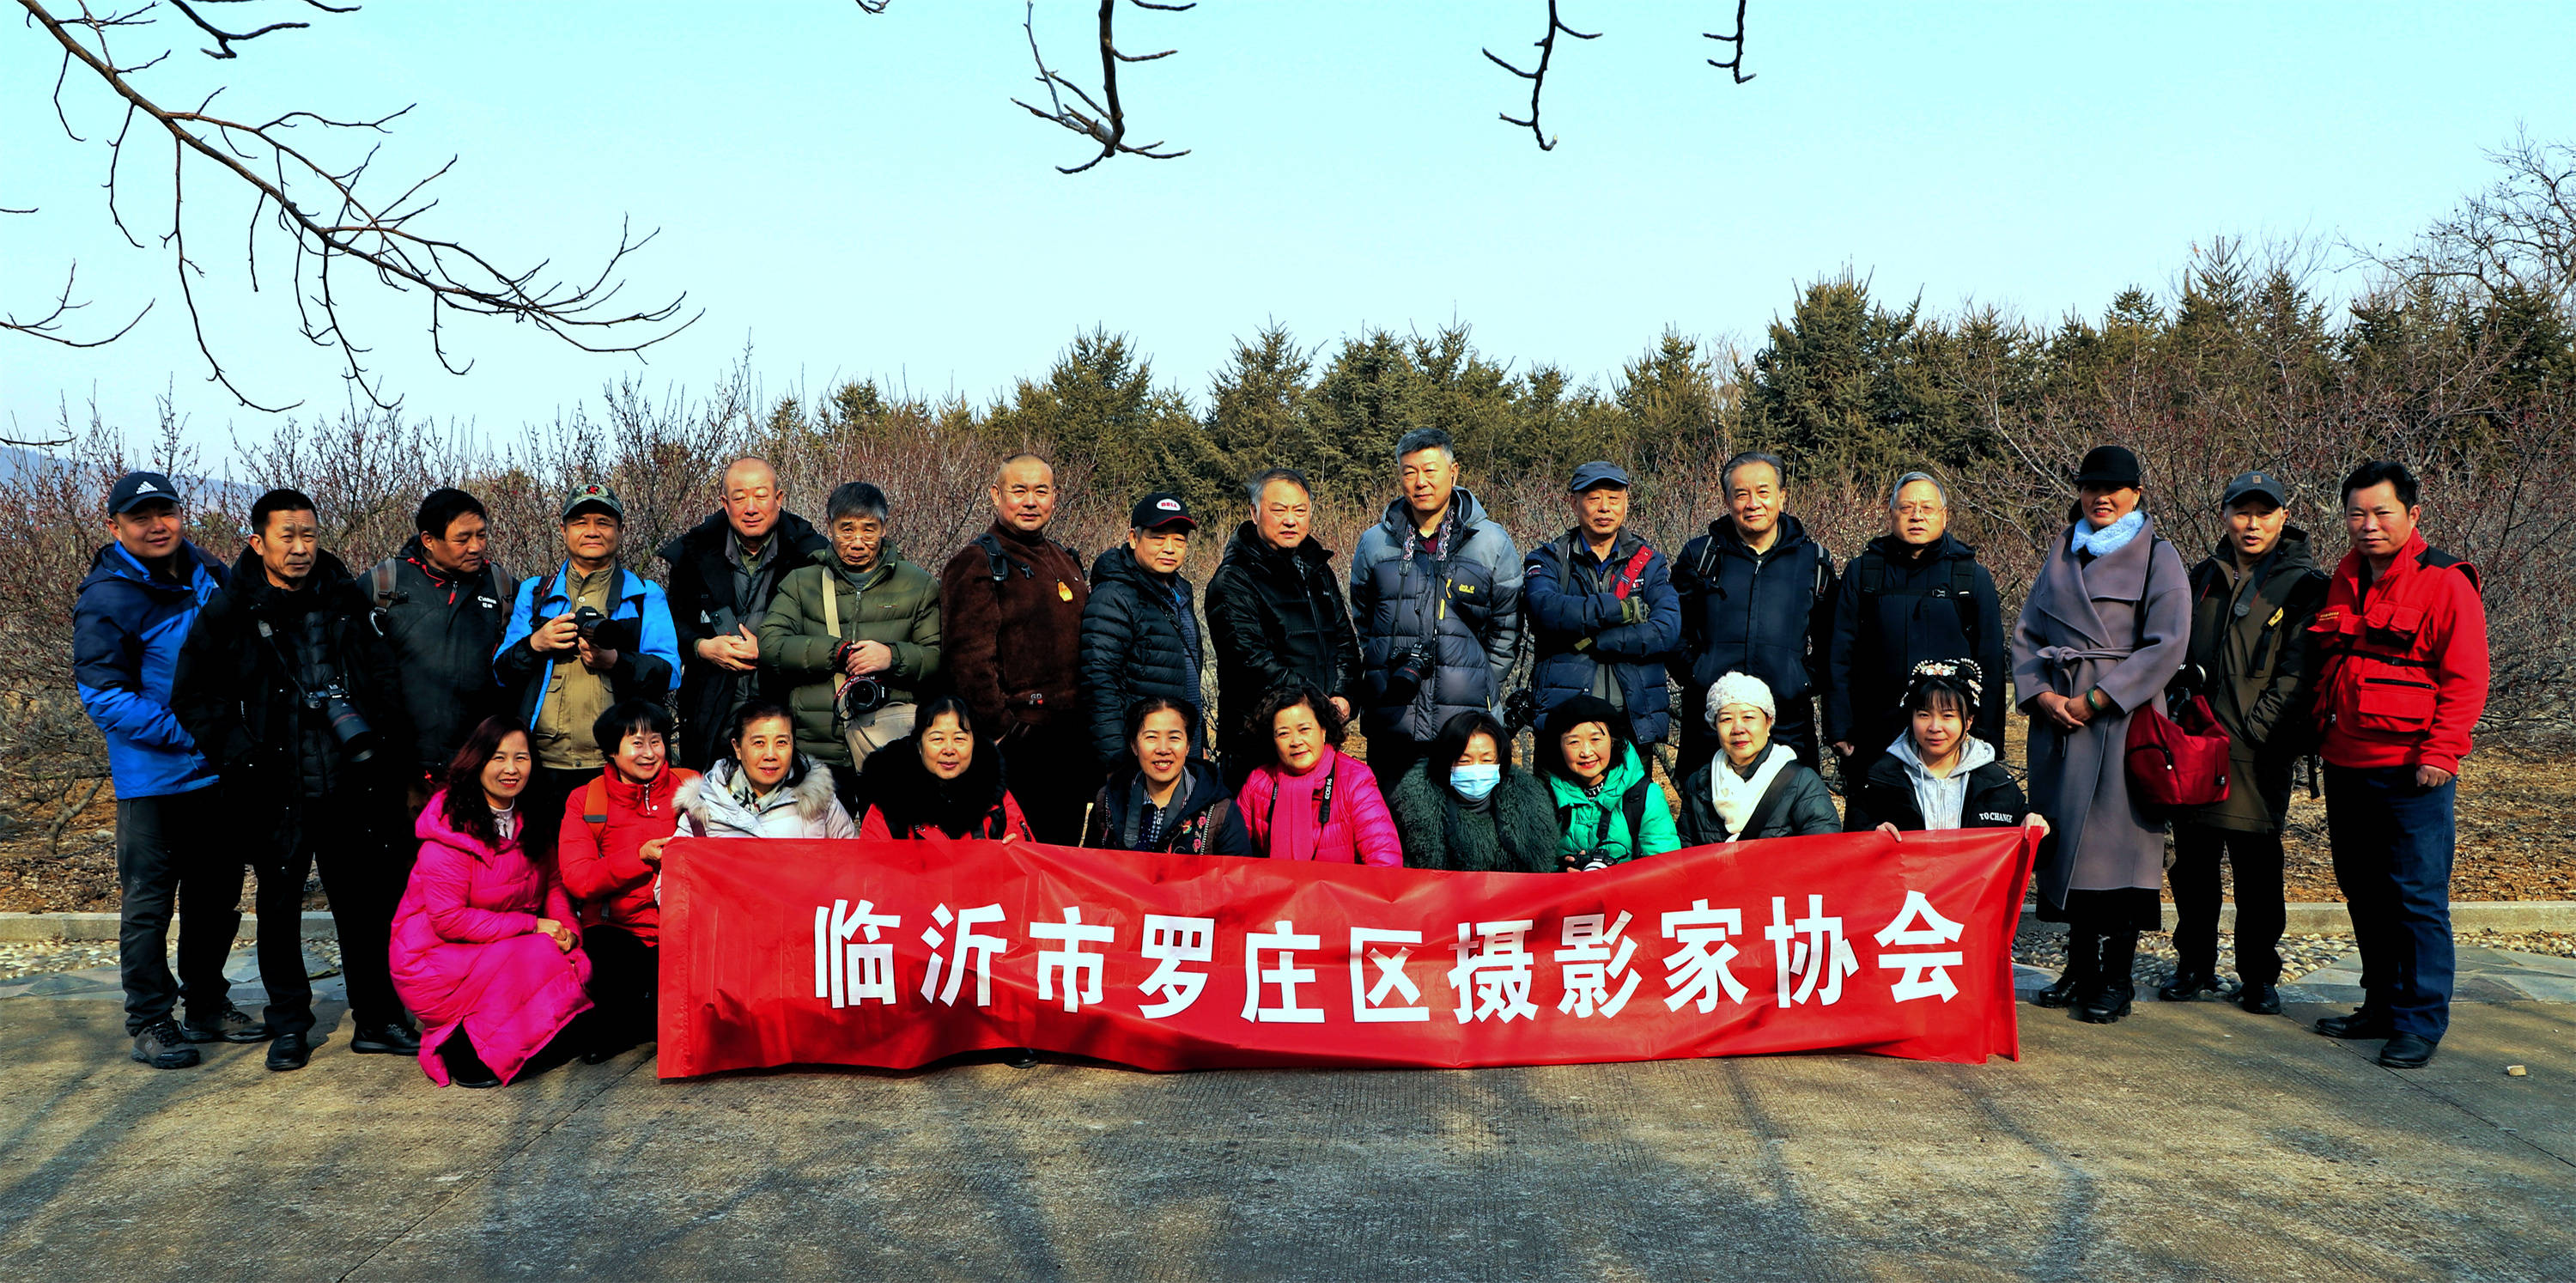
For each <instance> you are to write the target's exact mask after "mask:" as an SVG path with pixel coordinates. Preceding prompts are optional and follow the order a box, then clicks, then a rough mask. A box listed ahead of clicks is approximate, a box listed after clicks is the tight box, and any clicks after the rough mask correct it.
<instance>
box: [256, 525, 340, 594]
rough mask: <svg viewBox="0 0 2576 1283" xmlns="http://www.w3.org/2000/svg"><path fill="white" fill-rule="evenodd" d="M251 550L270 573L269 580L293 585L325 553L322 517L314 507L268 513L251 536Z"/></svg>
mask: <svg viewBox="0 0 2576 1283" xmlns="http://www.w3.org/2000/svg"><path fill="white" fill-rule="evenodd" d="M250 550H251V553H252V554H253V555H254V556H257V557H258V558H259V564H260V568H261V569H262V570H265V571H267V572H268V582H270V583H272V584H275V585H277V586H278V587H280V588H293V587H295V586H296V585H298V584H301V583H303V582H304V579H305V576H307V575H310V574H312V573H313V562H314V559H315V558H316V557H318V556H320V555H321V552H322V519H321V518H319V517H316V516H314V515H313V510H312V509H310V508H287V509H284V510H282V511H278V512H272V513H270V514H268V520H267V521H265V522H263V523H262V524H261V526H260V528H259V529H258V530H255V531H252V532H251V536H250Z"/></svg>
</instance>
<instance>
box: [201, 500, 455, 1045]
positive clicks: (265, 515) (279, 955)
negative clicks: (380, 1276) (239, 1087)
mask: <svg viewBox="0 0 2576 1283" xmlns="http://www.w3.org/2000/svg"><path fill="white" fill-rule="evenodd" d="M250 524H251V536H250V547H249V549H248V550H247V551H245V552H244V553H243V554H242V557H241V560H240V561H239V562H238V563H236V564H235V565H234V567H233V572H232V577H231V580H230V582H229V583H228V584H227V585H226V586H225V589H224V592H223V594H222V595H221V596H218V597H216V598H214V599H213V600H212V601H209V602H207V603H206V607H205V609H204V610H202V611H200V612H198V614H197V622H196V624H195V625H194V626H193V627H192V628H191V629H190V630H189V632H188V640H187V643H186V644H185V645H184V646H182V647H181V648H180V651H179V671H178V675H177V677H176V678H174V679H173V681H172V687H171V703H172V708H173V711H175V712H176V713H177V714H178V716H179V722H180V724H181V725H182V726H184V727H186V728H187V731H188V736H189V738H191V739H193V740H195V741H196V743H197V747H198V748H199V749H200V750H201V751H203V752H204V753H205V754H206V758H207V760H208V761H209V762H210V763H212V764H213V766H214V768H215V770H216V772H217V773H218V774H219V775H220V776H221V777H222V783H221V785H220V787H221V788H222V790H223V794H222V801H223V807H224V809H225V811H226V812H227V814H228V817H229V818H230V820H231V822H232V823H233V824H234V825H236V826H237V829H238V831H239V832H240V833H241V834H242V835H243V837H244V838H245V840H246V846H247V847H248V848H249V850H250V852H251V859H252V862H253V866H254V867H255V868H257V869H258V870H259V893H258V900H257V903H258V908H259V974H260V982H261V983H262V984H263V985H265V986H266V987H267V989H268V1013H267V1016H268V1027H269V1030H270V1032H271V1033H272V1034H273V1035H274V1037H273V1038H272V1039H271V1040H270V1042H269V1046H268V1067H269V1068H271V1069H278V1070H290V1069H301V1068H303V1067H304V1063H305V1061H306V1059H307V1058H309V1057H310V1056H311V1055H312V1053H313V1046H312V1042H311V1038H310V1032H311V1030H312V1028H313V988H312V985H311V983H310V982H308V981H307V980H306V979H305V974H304V942H303V925H304V881H305V877H306V875H307V874H308V872H309V871H311V870H312V869H313V868H314V866H315V865H317V864H318V865H319V866H320V868H321V873H322V886H323V890H324V891H325V892H326V893H327V894H328V895H329V896H330V899H331V918H332V922H333V924H334V925H335V926H336V927H337V928H338V931H339V935H340V951H341V967H342V969H343V972H344V973H345V974H346V975H347V977H348V983H349V1014H350V1015H351V1017H352V1018H353V1020H354V1022H355V1024H356V1026H357V1032H356V1033H355V1035H354V1036H352V1037H351V1039H350V1040H349V1049H350V1050H351V1051H354V1052H358V1053H361V1054H370V1053H375V1054H386V1055H393V1054H401V1055H412V1054H416V1053H418V1052H419V1050H420V1039H419V1036H418V1035H416V1034H414V1033H413V1032H412V1031H411V1030H410V1029H409V1028H408V1027H407V1026H406V1024H405V1022H404V1018H403V1009H402V1002H401V1000H400V999H398V998H397V997H396V996H395V995H394V986H393V975H392V972H391V970H390V969H389V967H388V966H387V965H386V953H387V950H388V948H389V946H390V944H391V935H392V928H393V918H394V905H395V903H396V902H397V901H398V900H400V899H401V897H402V887H403V880H404V877H405V876H406V871H407V870H408V869H409V868H410V861H408V860H403V859H397V858H396V857H395V855H394V853H393V849H392V848H391V847H390V846H389V845H388V843H389V839H390V838H391V837H392V836H393V833H394V831H395V830H396V828H397V827H398V826H399V823H400V819H401V814H402V813H401V811H400V810H399V809H398V807H399V804H400V803H399V799H400V795H399V793H398V791H397V790H398V789H399V788H400V787H401V776H402V775H403V774H404V773H405V772H406V771H407V770H408V769H409V768H410V765H411V753H410V750H409V747H408V746H409V745H410V744H411V742H412V740H411V728H410V726H409V725H408V724H407V722H406V719H405V717H404V715H403V704H402V698H401V696H400V695H398V694H397V693H396V688H397V686H398V685H399V683H400V677H399V675H398V674H397V673H396V672H395V669H394V663H393V655H392V652H391V651H389V650H388V649H386V647H385V644H384V640H383V639H382V638H380V637H378V636H377V635H376V632H375V629H374V628H373V627H372V626H371V625H370V622H369V620H368V617H367V616H368V609H369V606H368V602H367V599H366V597H365V595H364V594H363V593H362V592H360V591H359V588H358V584H357V581H356V580H354V579H351V578H350V577H349V572H348V571H347V570H345V569H343V568H342V567H341V565H340V561H339V559H338V558H336V557H333V556H332V555H331V554H329V553H327V552H324V551H322V550H321V546H320V545H321V539H322V527H321V523H320V521H319V520H318V519H317V518H316V517H315V516H314V512H313V501H312V500H311V499H308V498H306V497H304V496H303V495H302V494H300V493H298V492H296V491H293V490H271V491H269V492H268V493H267V494H264V495H262V496H260V498H259V500H258V502H256V503H254V504H252V505H251V510H250ZM262 848H265V849H262Z"/></svg>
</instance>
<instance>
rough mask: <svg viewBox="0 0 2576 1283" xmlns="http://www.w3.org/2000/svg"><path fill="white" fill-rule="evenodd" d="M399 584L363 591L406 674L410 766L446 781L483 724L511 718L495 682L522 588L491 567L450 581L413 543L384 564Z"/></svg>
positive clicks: (370, 582) (403, 691)
mask: <svg viewBox="0 0 2576 1283" xmlns="http://www.w3.org/2000/svg"><path fill="white" fill-rule="evenodd" d="M387 569H389V570H391V572H392V575H393V584H392V587H391V590H390V591H389V592H386V593H377V592H376V588H377V587H378V584H377V581H376V578H375V574H376V573H377V572H370V574H369V577H368V579H367V580H366V581H365V584H364V587H365V589H366V591H367V592H368V593H369V594H370V596H371V599H372V601H373V604H374V606H375V622H376V631H377V632H378V633H381V634H383V636H384V639H385V646H386V648H387V649H389V650H390V651H391V652H392V653H393V662H394V668H395V670H396V671H398V672H400V673H401V674H402V681H401V683H400V684H399V686H398V688H397V693H398V695H399V697H400V698H401V700H402V705H403V709H404V711H405V712H406V713H407V714H409V716H410V718H411V726H412V738H411V743H410V744H408V745H406V746H404V751H406V752H407V753H409V754H410V760H411V764H412V765H413V766H414V767H416V768H417V769H418V770H420V771H421V772H422V773H423V774H425V775H428V776H430V777H432V778H434V779H442V780H443V779H445V778H446V775H447V763H448V759H449V758H452V757H454V756H456V750H457V749H458V748H460V747H462V746H463V745H464V743H465V737H466V736H468V735H471V734H473V733H474V728H475V727H476V726H478V725H481V724H482V721H483V719H484V718H487V717H490V716H492V715H494V714H496V713H503V712H507V711H508V709H507V707H506V706H505V704H504V701H503V699H502V690H501V688H500V687H499V686H498V685H496V684H494V682H493V681H492V652H493V651H494V650H496V649H498V648H499V647H500V644H501V632H502V628H503V626H504V625H505V624H507V623H508V621H509V616H510V599H511V598H512V597H514V596H516V595H517V594H516V591H515V590H516V589H517V588H518V581H517V580H515V579H512V578H511V577H510V576H509V575H507V574H504V573H503V572H502V571H501V568H500V567H498V566H495V565H491V564H489V563H486V564H485V565H484V567H483V570H482V572H481V573H479V574H473V575H459V576H455V577H449V576H446V575H441V574H439V573H437V572H436V571H435V570H433V569H432V568H431V567H430V564H429V558H428V555H427V554H425V553H423V552H422V551H421V548H420V536H418V535H414V536H412V539H411V542H409V543H406V544H404V545H403V546H402V551H401V552H399V553H396V554H394V555H393V556H392V557H389V558H386V559H385V560H384V561H383V562H380V563H378V571H382V570H387Z"/></svg>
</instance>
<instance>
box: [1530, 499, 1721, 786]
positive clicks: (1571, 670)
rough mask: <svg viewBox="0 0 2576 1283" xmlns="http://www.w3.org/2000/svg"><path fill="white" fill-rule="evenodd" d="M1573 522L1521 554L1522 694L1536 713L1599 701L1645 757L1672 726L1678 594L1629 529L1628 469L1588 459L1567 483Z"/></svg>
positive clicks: (1664, 566)
mask: <svg viewBox="0 0 2576 1283" xmlns="http://www.w3.org/2000/svg"><path fill="white" fill-rule="evenodd" d="M1566 500H1567V506H1568V507H1570V508H1571V509H1572V510H1573V514H1574V525H1573V528H1571V529H1569V530H1567V531H1566V532H1565V533H1564V534H1562V535H1559V536H1557V537H1556V538H1554V539H1551V540H1549V541H1548V542H1546V543H1543V544H1540V545H1539V546H1537V547H1535V548H1532V549H1530V551H1529V557H1528V559H1527V561H1526V562H1525V563H1524V564H1523V566H1522V567H1521V600H1522V601H1523V602H1525V603H1527V605H1528V607H1529V632H1530V636H1531V638H1532V639H1533V640H1534V642H1535V643H1536V654H1535V658H1534V659H1533V661H1532V663H1531V665H1530V690H1531V692H1532V693H1533V694H1535V695H1536V696H1537V697H1538V711H1539V714H1540V715H1541V716H1542V717H1544V716H1545V715H1546V714H1547V712H1548V711H1549V710H1551V709H1554V708H1556V707H1557V706H1558V705H1560V704H1563V703H1565V702H1566V701H1568V700H1570V699H1573V698H1575V697H1576V696H1579V695H1590V696H1592V697H1594V698H1596V699H1600V700H1604V701H1606V702H1608V703H1609V705H1610V706H1611V707H1612V708H1615V709H1618V710H1619V711H1620V713H1621V714H1623V715H1624V716H1625V717H1626V718H1627V720H1628V727H1629V731H1630V733H1631V734H1632V735H1633V736H1634V738H1635V742H1636V744H1637V745H1638V748H1639V751H1640V752H1643V753H1646V754H1648V755H1650V757H1651V756H1653V755H1656V754H1657V753H1658V750H1656V749H1655V748H1654V747H1653V746H1654V745H1657V744H1661V743H1662V742H1663V740H1664V733H1665V731H1666V729H1667V728H1668V727H1669V725H1670V722H1671V716H1670V710H1671V696H1670V695H1669V694H1667V693H1666V691H1665V689H1664V657H1665V656H1666V655H1668V654H1670V653H1671V652H1672V650H1673V648H1674V647H1675V646H1677V645H1679V644H1680V643H1681V636H1682V606H1681V597H1680V595H1679V594H1677V593H1675V592H1674V591H1673V577H1672V566H1671V564H1670V563H1669V562H1667V561H1665V560H1664V554H1662V553H1660V552H1657V551H1656V550H1655V549H1654V547H1653V546H1652V545H1649V544H1648V543H1647V542H1646V541H1645V540H1643V539H1641V538H1639V537H1637V536H1636V535H1634V534H1631V533H1629V531H1628V528H1627V527H1628V473H1627V470H1626V469H1624V468H1621V467H1620V466H1619V465H1617V464H1615V463H1610V462H1607V461H1603V460H1594V461H1593V462H1591V463H1587V464H1584V465H1583V466H1582V467H1579V468H1576V469H1575V470H1574V479H1573V480H1572V481H1571V482H1569V483H1567V485H1566Z"/></svg>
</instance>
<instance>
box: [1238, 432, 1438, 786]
mask: <svg viewBox="0 0 2576 1283" xmlns="http://www.w3.org/2000/svg"><path fill="white" fill-rule="evenodd" d="M1246 489H1247V490H1248V491H1249V492H1250V494H1251V498H1252V520H1250V521H1247V522H1245V523H1243V525H1242V526H1241V527H1240V528H1238V529H1237V530H1236V531H1235V532H1234V539H1233V541H1232V542H1230V543H1228V544H1227V545H1226V547H1225V560H1224V562H1222V563H1221V564H1219V565H1218V566H1217V568H1216V573H1215V574H1213V575H1211V576H1209V577H1208V585H1207V621H1208V640H1209V641H1210V642H1211V643H1213V647H1212V649H1214V650H1215V651H1216V699H1217V704H1216V707H1217V732H1216V743H1217V749H1218V752H1219V753H1220V754H1222V756H1223V759H1224V760H1223V762H1222V763H1221V765H1222V766H1223V767H1224V770H1225V783H1226V787H1227V788H1229V789H1232V790H1235V791H1238V792H1239V791H1241V790H1242V788H1243V781H1244V779H1245V777H1247V776H1249V775H1251V774H1252V772H1253V770H1254V768H1256V767H1259V766H1260V765H1261V764H1262V763H1264V762H1267V761H1269V760H1271V748H1270V735H1269V730H1268V728H1267V727H1254V726H1252V725H1250V724H1249V720H1248V719H1250V718H1251V716H1252V710H1253V708H1254V707H1255V706H1256V705H1258V704H1260V702H1261V698H1262V697H1263V696H1265V695H1268V694H1269V693H1270V692H1272V691H1274V690H1277V689H1278V688H1280V687H1282V686H1289V685H1295V684H1300V683H1302V684H1304V685H1307V686H1311V687H1313V688H1315V689H1316V690H1319V691H1323V692H1325V693H1326V694H1327V695H1328V696H1329V697H1331V699H1332V701H1333V708H1334V710H1335V711H1336V712H1338V713H1339V714H1340V715H1341V717H1342V719H1343V720H1344V721H1348V720H1349V719H1350V715H1351V701H1352V699H1354V698H1356V697H1357V696H1358V694H1359V692H1360V639H1359V633H1358V631H1357V630H1355V629H1353V628H1352V627H1351V608H1350V605H1349V603H1347V602H1345V601H1344V600H1343V599H1342V587H1341V582H1340V581H1339V580H1338V579H1337V578H1335V576H1334V574H1333V567H1332V561H1333V552H1332V549H1329V548H1326V547H1325V546H1324V545H1323V544H1322V543H1320V542H1318V541H1317V540H1316V539H1315V538H1314V524H1315V498H1314V495H1313V493H1312V492H1311V491H1309V490H1308V489H1307V487H1306V478H1305V476H1304V475H1303V474H1301V473H1298V472H1297V471H1295V470H1293V469H1289V468H1273V469H1271V470H1270V471H1268V472H1264V473H1262V474H1261V475H1260V476H1257V477H1254V478H1253V479H1252V484H1251V485H1250V486H1248V487H1246ZM1389 787H1393V786H1392V785H1389Z"/></svg>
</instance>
